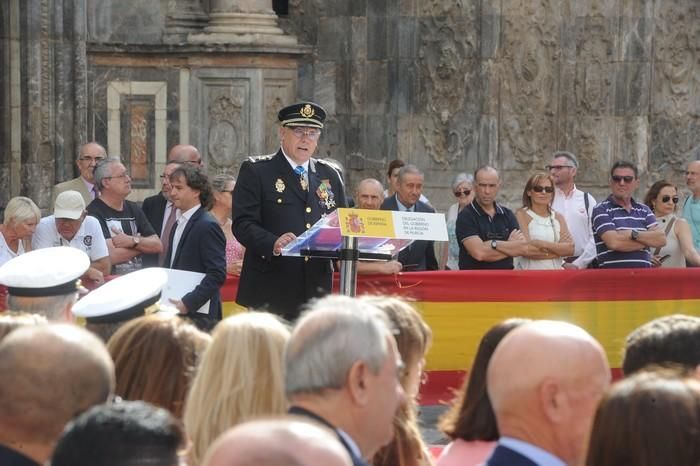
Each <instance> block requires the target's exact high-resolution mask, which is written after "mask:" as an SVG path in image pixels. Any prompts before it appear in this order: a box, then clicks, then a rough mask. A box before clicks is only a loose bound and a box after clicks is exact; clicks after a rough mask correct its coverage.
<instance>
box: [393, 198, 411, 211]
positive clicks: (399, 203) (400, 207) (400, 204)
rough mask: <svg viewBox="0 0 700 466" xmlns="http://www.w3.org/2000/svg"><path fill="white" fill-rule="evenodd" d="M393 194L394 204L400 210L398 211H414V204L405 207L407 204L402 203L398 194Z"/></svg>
mask: <svg viewBox="0 0 700 466" xmlns="http://www.w3.org/2000/svg"><path fill="white" fill-rule="evenodd" d="M395 196H396V205H397V206H398V207H399V210H400V211H402V212H415V210H416V209H415V207H416V205H415V204H414V205H412V206H410V207H407V206H405V205H403V203H402V202H401V201H400V200H399V195H398V194H395Z"/></svg>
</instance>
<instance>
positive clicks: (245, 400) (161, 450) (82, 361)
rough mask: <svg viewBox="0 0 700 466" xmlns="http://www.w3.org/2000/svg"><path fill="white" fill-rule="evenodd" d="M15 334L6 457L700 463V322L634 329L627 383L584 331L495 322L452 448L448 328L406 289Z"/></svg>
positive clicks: (27, 325)
mask: <svg viewBox="0 0 700 466" xmlns="http://www.w3.org/2000/svg"><path fill="white" fill-rule="evenodd" d="M0 329H1V330H0V331H1V332H2V337H0V372H1V373H2V374H4V376H3V377H4V378H3V383H2V384H0V463H1V464H19V465H38V464H49V462H50V464H53V465H81V464H85V465H87V464H106V465H110V464H114V465H117V464H127V463H128V464H156V465H163V466H165V465H174V464H180V465H191V466H195V465H197V466H199V465H202V466H217V465H222V466H223V465H253V464H269V465H280V466H282V465H288V464H302V465H314V464H328V465H344V466H347V465H351V464H352V465H374V466H387V465H397V466H413V465H415V466H425V465H431V464H435V465H437V466H449V465H456V464H460V465H477V464H485V465H494V466H497V465H499V466H500V465H503V466H505V465H512V464H522V465H533V464H534V465H543V464H564V465H567V466H575V465H580V464H586V465H587V466H599V465H603V466H607V465H610V466H613V465H619V464H625V465H630V466H646V465H652V464H668V465H671V466H676V465H677V466H682V465H684V466H685V465H691V464H697V463H698V461H700V447H698V442H697V440H698V432H700V373H699V370H698V365H699V364H700V344H698V341H700V317H693V316H686V315H669V316H665V317H661V318H657V319H655V320H653V321H650V322H648V323H645V324H643V325H642V326H640V327H639V328H637V329H635V330H634V331H633V332H631V333H630V335H629V336H628V338H627V341H626V343H625V348H623V353H624V360H623V363H622V366H623V369H624V371H625V375H626V378H624V379H622V380H619V381H617V382H614V383H611V371H610V366H609V363H608V359H607V356H606V355H605V353H604V351H603V348H602V346H601V345H600V343H599V342H598V341H596V339H595V338H594V337H593V336H591V335H590V334H589V333H588V332H586V331H585V330H584V329H582V328H581V327H578V326H576V325H573V324H571V323H568V322H563V321H552V320H524V319H508V320H506V321H504V322H501V323H499V324H497V325H495V326H494V327H492V328H491V329H489V330H488V331H487V332H486V333H485V334H484V335H483V337H482V339H481V341H480V343H479V346H478V349H477V351H476V357H475V359H474V361H473V363H472V364H471V366H469V367H467V368H466V369H467V370H468V371H469V377H468V378H467V379H466V380H465V383H464V385H463V387H462V388H461V389H459V390H458V391H457V392H456V398H455V400H454V401H453V402H452V403H451V406H449V407H448V410H447V412H446V413H445V414H444V415H443V416H442V418H441V419H440V420H439V428H440V429H441V430H442V431H443V432H444V433H445V435H446V436H447V437H448V438H449V439H451V443H450V444H449V445H447V446H446V447H445V448H444V449H443V450H442V453H441V454H440V456H439V457H435V456H434V454H433V453H431V452H430V451H429V450H428V448H427V445H426V443H425V441H424V440H423V437H422V434H421V429H420V427H421V426H420V425H419V422H418V420H417V408H416V404H417V396H418V387H419V386H420V383H421V380H422V376H423V370H424V360H425V356H426V353H427V351H428V349H429V347H430V343H431V339H432V337H433V335H432V332H431V330H430V328H429V326H428V325H427V324H426V322H425V321H424V320H423V319H422V317H421V315H420V313H419V312H418V311H417V310H416V309H415V308H414V307H413V306H412V305H411V304H410V303H408V302H406V301H403V300H401V299H399V298H396V297H387V296H362V297H357V298H352V297H347V296H338V295H329V296H326V297H324V298H321V299H318V300H314V301H312V302H310V303H309V304H308V306H307V307H306V310H305V312H304V313H303V314H302V316H301V317H300V319H299V320H298V321H297V322H296V323H295V324H294V325H290V324H287V323H285V322H283V321H281V320H280V319H279V318H278V317H276V316H274V315H272V314H269V313H265V312H246V313H242V314H238V315H235V316H233V317H229V318H227V319H225V320H224V321H222V322H221V323H220V324H219V325H218V326H217V327H216V329H215V331H214V335H213V337H208V336H207V335H206V334H205V333H203V332H201V331H200V330H198V329H196V328H195V327H194V326H193V325H191V324H189V323H187V322H185V321H184V320H183V319H181V318H179V317H178V316H177V315H174V314H172V313H170V314H168V313H157V314H155V315H148V316H142V317H134V318H132V319H131V320H129V321H127V322H126V323H125V324H124V325H122V326H121V328H120V329H119V330H117V331H116V333H114V334H113V335H112V336H111V337H110V338H109V340H108V342H107V344H106V345H105V344H104V343H102V341H101V340H100V339H99V338H97V336H95V335H93V334H91V333H90V332H89V331H87V330H84V329H82V328H81V327H80V326H79V325H77V324H75V323H62V324H61V323H49V322H47V321H46V319H44V318H42V317H40V316H36V315H32V314H27V313H5V314H3V315H1V316H0ZM39 408H40V409H39ZM283 438H284V439H287V440H286V441H285V442H276V441H273V439H283Z"/></svg>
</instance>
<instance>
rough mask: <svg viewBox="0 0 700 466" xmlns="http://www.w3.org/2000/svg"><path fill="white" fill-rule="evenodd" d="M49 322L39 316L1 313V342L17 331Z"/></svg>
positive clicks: (22, 313)
mask: <svg viewBox="0 0 700 466" xmlns="http://www.w3.org/2000/svg"><path fill="white" fill-rule="evenodd" d="M47 322H48V321H47V320H46V317H44V316H42V315H39V314H29V313H28V312H14V311H6V312H3V313H0V341H2V340H3V338H5V337H6V336H7V335H9V334H10V332H11V331H13V330H15V329H18V328H20V327H24V326H29V325H41V324H46V323H47Z"/></svg>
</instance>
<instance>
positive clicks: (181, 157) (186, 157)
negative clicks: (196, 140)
mask: <svg viewBox="0 0 700 466" xmlns="http://www.w3.org/2000/svg"><path fill="white" fill-rule="evenodd" d="M173 162H175V163H187V164H190V165H192V166H194V167H201V166H202V156H201V155H200V153H199V149H197V148H196V147H194V146H191V145H189V144H177V145H175V146H173V147H172V148H171V149H170V152H168V163H173Z"/></svg>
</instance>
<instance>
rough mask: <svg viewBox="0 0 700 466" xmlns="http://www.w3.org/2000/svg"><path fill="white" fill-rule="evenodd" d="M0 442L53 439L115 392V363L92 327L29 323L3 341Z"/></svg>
mask: <svg viewBox="0 0 700 466" xmlns="http://www.w3.org/2000/svg"><path fill="white" fill-rule="evenodd" d="M0 374H2V383H0V443H3V444H10V445H11V444H14V443H20V444H21V443H23V442H29V443H45V444H53V442H55V440H56V439H57V438H58V436H59V435H60V433H61V431H62V430H63V428H64V426H65V424H66V423H67V422H68V421H69V420H71V419H72V418H73V417H75V416H77V415H78V414H80V413H81V412H83V411H85V410H87V409H88V408H89V407H91V406H93V405H96V404H99V403H104V402H105V401H107V399H108V398H109V396H110V395H111V394H112V392H113V391H114V364H113V363H112V360H111V358H110V356H109V353H108V352H107V349H106V348H105V346H104V344H103V343H102V342H101V341H100V340H99V339H98V338H97V337H95V336H94V335H92V334H91V333H90V332H88V331H86V330H84V329H82V328H80V327H77V326H74V325H67V324H57V325H41V326H37V327H25V328H20V329H17V330H15V331H13V332H12V333H11V334H10V335H8V336H7V337H6V338H5V339H4V340H3V341H2V343H1V344H0Z"/></svg>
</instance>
